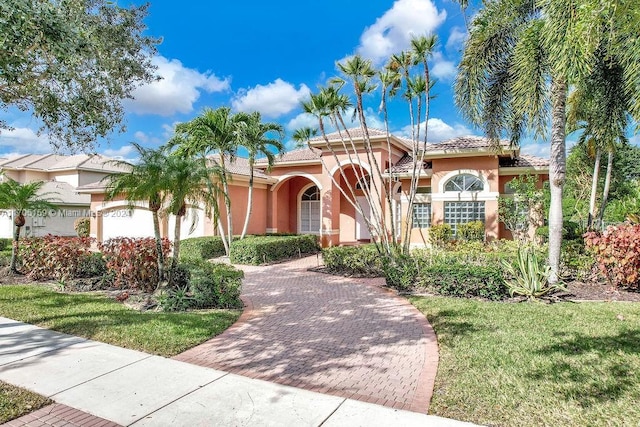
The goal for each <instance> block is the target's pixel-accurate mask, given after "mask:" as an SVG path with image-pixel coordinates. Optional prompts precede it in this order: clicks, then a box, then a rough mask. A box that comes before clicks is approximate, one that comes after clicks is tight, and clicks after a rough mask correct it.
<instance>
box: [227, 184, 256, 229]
mask: <svg viewBox="0 0 640 427" xmlns="http://www.w3.org/2000/svg"><path fill="white" fill-rule="evenodd" d="M266 192H267V189H266V188H259V187H255V186H254V188H253V210H252V213H251V218H250V219H249V227H248V228H247V233H248V234H264V233H265V232H266V230H267V212H266V206H267V194H266ZM248 193H249V187H248V186H246V185H243V184H231V185H229V198H230V199H231V220H232V221H233V234H234V235H240V234H241V233H242V228H243V226H244V220H245V216H246V214H247V210H246V209H247V195H248ZM219 208H220V217H221V218H220V220H221V223H222V225H223V226H224V227H225V230H226V227H227V214H226V207H225V205H224V200H221V201H220V203H219Z"/></svg>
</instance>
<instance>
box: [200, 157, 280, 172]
mask: <svg viewBox="0 0 640 427" xmlns="http://www.w3.org/2000/svg"><path fill="white" fill-rule="evenodd" d="M207 158H208V159H209V161H210V162H211V163H212V164H218V162H219V161H220V155H219V154H213V155H211V156H208V157H207ZM225 167H226V168H227V170H228V171H229V172H231V173H232V174H233V175H244V176H249V171H250V169H249V160H248V159H245V158H244V157H236V158H235V160H234V161H233V162H230V161H229V157H228V156H226V157H225ZM253 176H254V177H255V178H269V176H268V175H265V173H264V171H263V170H262V169H260V168H255V167H254V171H253Z"/></svg>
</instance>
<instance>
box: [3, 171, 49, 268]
mask: <svg viewBox="0 0 640 427" xmlns="http://www.w3.org/2000/svg"><path fill="white" fill-rule="evenodd" d="M44 184H45V182H44V181H36V182H29V183H26V184H20V183H19V182H17V181H14V180H13V179H11V178H7V177H4V179H3V181H2V182H0V209H10V210H13V211H14V218H13V225H14V226H15V227H14V231H13V247H12V250H11V267H10V268H11V272H13V273H19V272H18V249H19V244H20V231H21V230H22V227H23V226H24V225H25V223H26V219H25V217H24V214H25V211H27V210H34V211H48V210H50V209H55V205H54V204H53V203H52V201H53V199H52V198H51V197H50V196H52V195H53V194H55V193H52V192H45V193H42V192H41V191H40V190H41V189H42V187H43V186H44Z"/></svg>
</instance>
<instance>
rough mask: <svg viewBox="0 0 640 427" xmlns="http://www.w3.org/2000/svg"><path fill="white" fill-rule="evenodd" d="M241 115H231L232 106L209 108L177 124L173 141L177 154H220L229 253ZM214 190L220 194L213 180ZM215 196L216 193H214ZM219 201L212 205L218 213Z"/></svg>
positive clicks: (222, 233) (218, 162)
mask: <svg viewBox="0 0 640 427" xmlns="http://www.w3.org/2000/svg"><path fill="white" fill-rule="evenodd" d="M237 124H238V118H237V117H236V116H234V115H232V114H231V109H230V108H228V107H220V108H218V109H215V110H213V109H211V108H206V109H205V110H204V111H203V112H202V114H201V115H200V116H198V117H196V118H195V119H193V120H191V121H189V122H186V123H180V124H179V125H177V126H176V135H177V137H178V139H175V140H173V141H170V142H169V146H170V147H172V146H176V145H177V150H176V153H177V154H180V155H183V156H200V157H201V158H202V159H204V158H206V156H207V155H209V154H211V153H216V154H217V155H218V156H217V158H216V160H215V162H216V163H217V164H218V165H219V166H220V168H218V169H217V170H218V171H219V175H218V179H219V180H220V181H221V183H222V188H223V193H224V194H223V196H224V203H225V207H226V216H227V230H226V235H225V233H224V232H221V233H220V235H221V238H222V240H223V243H224V245H225V248H226V250H227V254H228V253H229V245H230V244H231V241H232V240H233V222H232V216H231V199H230V198H229V179H230V174H229V171H228V169H227V161H229V162H233V161H234V159H235V157H236V153H237V150H238V134H237V128H238V126H237ZM209 188H210V190H211V193H214V192H215V193H217V191H214V190H215V189H216V186H215V185H213V183H211V185H209ZM211 195H212V196H213V194H211ZM216 204H217V201H213V203H212V206H213V208H214V211H216V212H217V206H216ZM215 220H216V222H217V223H218V224H219V228H220V229H221V231H222V226H221V225H220V222H219V221H218V218H215Z"/></svg>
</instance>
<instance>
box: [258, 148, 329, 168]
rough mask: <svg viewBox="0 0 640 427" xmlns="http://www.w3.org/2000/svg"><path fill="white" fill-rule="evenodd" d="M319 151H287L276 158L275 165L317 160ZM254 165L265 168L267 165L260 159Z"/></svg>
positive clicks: (307, 149) (301, 149)
mask: <svg viewBox="0 0 640 427" xmlns="http://www.w3.org/2000/svg"><path fill="white" fill-rule="evenodd" d="M320 153H321V150H319V149H317V148H299V149H297V150H291V151H287V152H286V153H283V154H281V155H280V156H276V164H278V163H288V162H302V161H305V160H319V159H320ZM256 165H259V166H261V167H265V166H266V165H267V160H266V159H260V160H258V161H256Z"/></svg>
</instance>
